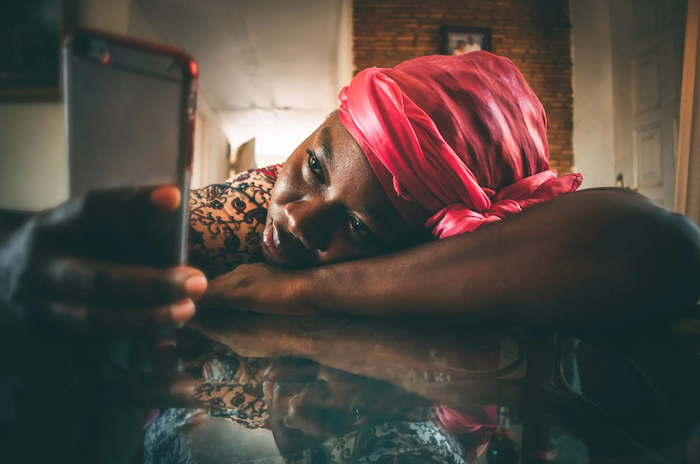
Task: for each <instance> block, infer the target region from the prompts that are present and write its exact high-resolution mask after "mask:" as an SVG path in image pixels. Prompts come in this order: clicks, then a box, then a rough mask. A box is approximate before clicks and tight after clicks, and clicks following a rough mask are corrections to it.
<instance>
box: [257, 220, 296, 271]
mask: <svg viewBox="0 0 700 464" xmlns="http://www.w3.org/2000/svg"><path fill="white" fill-rule="evenodd" d="M262 248H263V255H265V258H266V259H267V260H268V261H272V263H273V264H278V265H280V266H288V265H289V257H287V255H285V254H284V253H283V252H282V250H280V239H279V232H278V231H277V227H276V226H275V224H274V223H272V224H270V227H267V228H265V231H264V232H263V240H262Z"/></svg>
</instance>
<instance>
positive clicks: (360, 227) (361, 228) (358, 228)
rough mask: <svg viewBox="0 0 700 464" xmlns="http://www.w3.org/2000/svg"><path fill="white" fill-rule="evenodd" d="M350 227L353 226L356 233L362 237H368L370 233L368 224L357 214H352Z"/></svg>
mask: <svg viewBox="0 0 700 464" xmlns="http://www.w3.org/2000/svg"><path fill="white" fill-rule="evenodd" d="M350 227H352V230H354V231H355V233H357V234H358V235H360V236H362V237H366V236H367V235H368V233H369V231H368V230H367V226H365V225H364V224H363V223H362V221H360V220H359V219H357V218H356V217H355V216H350Z"/></svg>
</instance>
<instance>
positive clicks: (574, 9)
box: [569, 0, 615, 188]
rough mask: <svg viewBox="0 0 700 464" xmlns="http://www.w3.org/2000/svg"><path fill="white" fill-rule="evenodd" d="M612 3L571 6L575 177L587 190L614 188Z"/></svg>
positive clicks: (582, 1) (576, 1)
mask: <svg viewBox="0 0 700 464" xmlns="http://www.w3.org/2000/svg"><path fill="white" fill-rule="evenodd" d="M609 2H610V0H570V2H569V5H570V11H571V25H572V47H573V50H572V55H573V88H574V135H573V147H574V163H575V166H574V172H580V173H581V174H583V185H582V187H583V188H592V187H604V186H613V185H614V184H615V170H614V158H613V154H614V146H613V134H614V119H613V83H612V46H611V29H610V28H611V22H610V3H609Z"/></svg>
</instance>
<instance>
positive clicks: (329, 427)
mask: <svg viewBox="0 0 700 464" xmlns="http://www.w3.org/2000/svg"><path fill="white" fill-rule="evenodd" d="M263 391H264V393H265V402H266V404H267V411H268V414H269V417H270V428H271V430H272V433H273V435H274V437H275V443H276V444H277V447H278V449H279V451H280V453H281V454H282V455H283V456H285V457H289V456H291V455H293V454H294V453H299V452H301V451H303V450H305V449H308V448H310V447H312V446H315V445H318V444H320V443H323V442H324V441H326V440H328V439H330V438H334V437H339V436H343V435H345V434H347V433H349V432H351V431H352V430H355V429H357V428H358V427H361V426H362V425H366V424H371V423H377V422H380V423H381V422H384V421H386V420H389V419H391V415H392V414H395V413H397V412H398V411H400V410H405V409H411V408H412V407H415V406H419V405H423V403H424V402H425V401H424V400H422V399H418V397H415V396H413V395H409V394H404V392H403V391H402V390H400V389H399V388H397V387H393V386H391V385H389V384H386V383H384V382H380V381H377V380H371V379H367V378H364V377H360V376H356V375H353V374H349V373H346V372H342V371H338V370H336V369H331V368H329V367H325V366H321V365H318V364H316V363H311V362H307V361H301V360H291V361H289V360H281V361H279V362H278V363H277V364H276V365H275V366H273V367H272V368H271V369H270V371H269V372H268V374H267V375H266V378H265V380H264V382H263Z"/></svg>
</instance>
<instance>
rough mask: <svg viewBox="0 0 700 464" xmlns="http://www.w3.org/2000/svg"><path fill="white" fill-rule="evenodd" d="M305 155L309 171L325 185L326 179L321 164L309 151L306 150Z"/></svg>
mask: <svg viewBox="0 0 700 464" xmlns="http://www.w3.org/2000/svg"><path fill="white" fill-rule="evenodd" d="M306 154H307V155H309V162H308V164H309V169H310V170H311V172H312V173H313V175H314V176H315V177H316V178H317V179H318V180H319V181H320V182H323V183H325V181H326V179H325V178H324V176H323V168H321V162H320V161H319V160H318V158H317V157H316V155H315V154H314V152H312V151H311V150H306Z"/></svg>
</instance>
